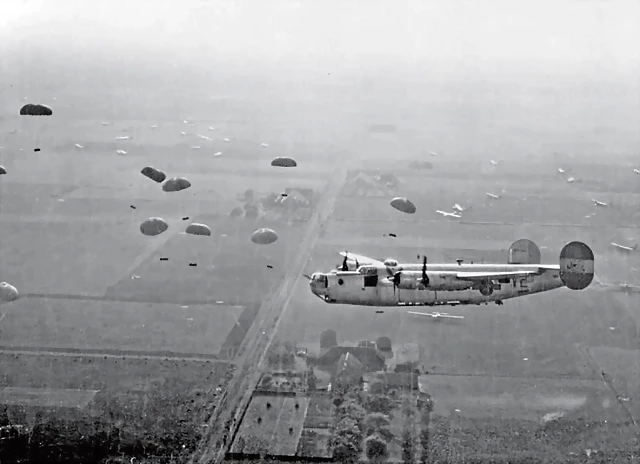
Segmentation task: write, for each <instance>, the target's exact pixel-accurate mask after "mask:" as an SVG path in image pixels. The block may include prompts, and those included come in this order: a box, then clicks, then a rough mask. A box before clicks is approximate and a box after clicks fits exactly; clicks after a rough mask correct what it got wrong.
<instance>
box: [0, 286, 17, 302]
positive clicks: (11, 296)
mask: <svg viewBox="0 0 640 464" xmlns="http://www.w3.org/2000/svg"><path fill="white" fill-rule="evenodd" d="M19 297H20V294H19V293H18V290H17V289H16V288H15V287H14V286H13V285H11V284H8V283H7V282H0V303H9V302H10V301H15V300H17V299H18V298H19Z"/></svg>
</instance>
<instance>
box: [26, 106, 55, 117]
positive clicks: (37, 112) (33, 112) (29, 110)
mask: <svg viewBox="0 0 640 464" xmlns="http://www.w3.org/2000/svg"><path fill="white" fill-rule="evenodd" d="M20 114H21V115H22V116H51V115H52V114H53V111H52V110H51V108H49V107H48V106H46V105H36V104H33V103H27V104H26V105H24V106H23V107H22V108H20Z"/></svg>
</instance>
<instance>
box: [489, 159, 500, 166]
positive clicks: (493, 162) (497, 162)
mask: <svg viewBox="0 0 640 464" xmlns="http://www.w3.org/2000/svg"><path fill="white" fill-rule="evenodd" d="M489 162H490V163H491V164H493V165H494V166H497V165H498V164H500V161H494V160H489Z"/></svg>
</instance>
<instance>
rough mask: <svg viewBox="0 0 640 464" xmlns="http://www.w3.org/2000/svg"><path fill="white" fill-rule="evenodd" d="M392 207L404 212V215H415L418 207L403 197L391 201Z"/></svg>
mask: <svg viewBox="0 0 640 464" xmlns="http://www.w3.org/2000/svg"><path fill="white" fill-rule="evenodd" d="M390 205H391V206H393V207H394V208H395V209H397V210H398V211H402V212H403V213H407V214H413V213H415V212H416V205H414V204H413V203H411V202H410V201H409V200H407V199H406V198H403V197H396V198H394V199H393V200H391V203H390Z"/></svg>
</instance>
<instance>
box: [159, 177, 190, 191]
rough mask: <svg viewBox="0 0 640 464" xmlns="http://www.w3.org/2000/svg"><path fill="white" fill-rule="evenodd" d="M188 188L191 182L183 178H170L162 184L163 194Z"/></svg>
mask: <svg viewBox="0 0 640 464" xmlns="http://www.w3.org/2000/svg"><path fill="white" fill-rule="evenodd" d="M189 187H191V182H189V181H188V180H187V179H185V178H184V177H172V178H171V179H169V180H168V181H166V182H165V183H164V185H163V186H162V190H164V191H165V192H179V191H180V190H184V189H188V188H189Z"/></svg>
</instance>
